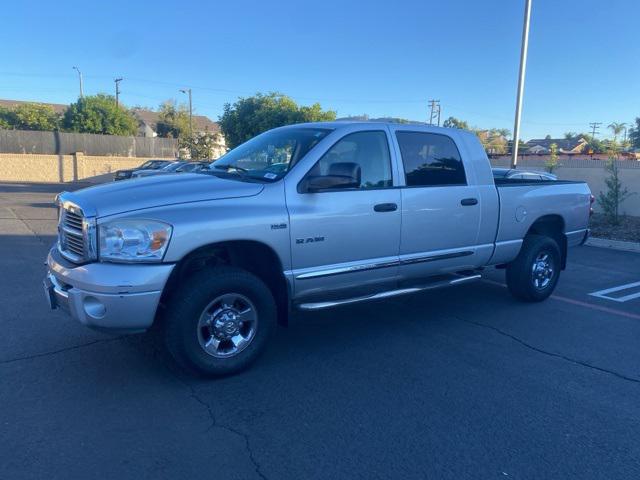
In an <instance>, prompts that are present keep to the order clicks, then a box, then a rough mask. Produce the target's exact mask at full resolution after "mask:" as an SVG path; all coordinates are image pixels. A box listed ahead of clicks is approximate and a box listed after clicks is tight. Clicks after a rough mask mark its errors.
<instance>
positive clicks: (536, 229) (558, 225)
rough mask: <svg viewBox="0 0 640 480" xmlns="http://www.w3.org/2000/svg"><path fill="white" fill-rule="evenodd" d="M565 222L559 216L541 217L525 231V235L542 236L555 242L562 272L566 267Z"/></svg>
mask: <svg viewBox="0 0 640 480" xmlns="http://www.w3.org/2000/svg"><path fill="white" fill-rule="evenodd" d="M564 232H565V221H564V218H562V216H561V215H557V214H552V215H543V216H541V217H539V218H537V219H536V220H535V221H534V222H533V223H532V224H531V226H530V227H529V229H528V230H527V233H526V234H525V237H526V236H527V235H542V236H545V237H550V238H552V239H553V240H555V241H556V243H557V244H558V247H559V248H560V262H561V267H562V270H564V269H565V268H566V266H567V236H566V235H565V233H564Z"/></svg>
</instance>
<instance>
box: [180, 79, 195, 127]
mask: <svg viewBox="0 0 640 480" xmlns="http://www.w3.org/2000/svg"><path fill="white" fill-rule="evenodd" d="M180 91H181V92H182V93H186V94H187V95H189V136H190V137H193V104H192V103H191V89H190V88H187V89H186V90H180Z"/></svg>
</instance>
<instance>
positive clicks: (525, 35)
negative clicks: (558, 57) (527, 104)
mask: <svg viewBox="0 0 640 480" xmlns="http://www.w3.org/2000/svg"><path fill="white" fill-rule="evenodd" d="M530 20H531V0H525V4H524V23H523V25H522V47H521V48H520V72H519V75H518V92H517V97H516V118H515V122H514V126H513V147H512V148H511V168H516V167H517V166H518V142H519V141H520V116H521V114H522V95H523V94H524V76H525V72H526V69H527V50H528V49H529V22H530Z"/></svg>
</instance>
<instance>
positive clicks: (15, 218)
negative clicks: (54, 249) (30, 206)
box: [4, 207, 45, 245]
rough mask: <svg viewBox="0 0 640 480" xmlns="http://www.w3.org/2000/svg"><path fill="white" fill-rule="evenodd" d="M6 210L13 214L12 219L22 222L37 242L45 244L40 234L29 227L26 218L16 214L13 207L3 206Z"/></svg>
mask: <svg viewBox="0 0 640 480" xmlns="http://www.w3.org/2000/svg"><path fill="white" fill-rule="evenodd" d="M4 208H5V209H6V210H8V211H9V212H10V213H11V215H13V219H14V220H18V221H19V222H20V223H22V224H23V225H24V227H25V228H26V229H27V230H28V231H29V232H30V233H31V235H33V236H34V237H35V238H36V240H37V241H38V242H40V243H41V244H43V245H45V241H44V239H43V238H41V237H40V235H38V234H37V233H36V232H35V230H34V229H33V228H31V227H30V226H29V224H28V223H27V222H26V220H25V219H24V218H22V217H20V216H19V215H17V214H16V212H15V211H14V210H13V208H11V207H4Z"/></svg>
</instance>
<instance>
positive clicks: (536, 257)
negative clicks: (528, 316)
mask: <svg viewBox="0 0 640 480" xmlns="http://www.w3.org/2000/svg"><path fill="white" fill-rule="evenodd" d="M560 266H561V262H560V248H559V247H558V244H557V243H556V241H555V240H553V239H552V238H550V237H545V236H542V235H527V236H526V237H525V239H524V243H523V245H522V248H521V249H520V253H519V254H518V256H517V257H516V259H515V260H514V261H513V262H511V263H510V264H509V265H508V266H507V286H508V287H509V291H510V292H511V294H512V295H513V296H515V297H516V298H518V299H519V300H523V301H525V302H540V301H542V300H545V299H546V298H547V297H549V295H551V294H552V293H553V290H554V289H555V288H556V284H557V283H558V279H559V278H560Z"/></svg>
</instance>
